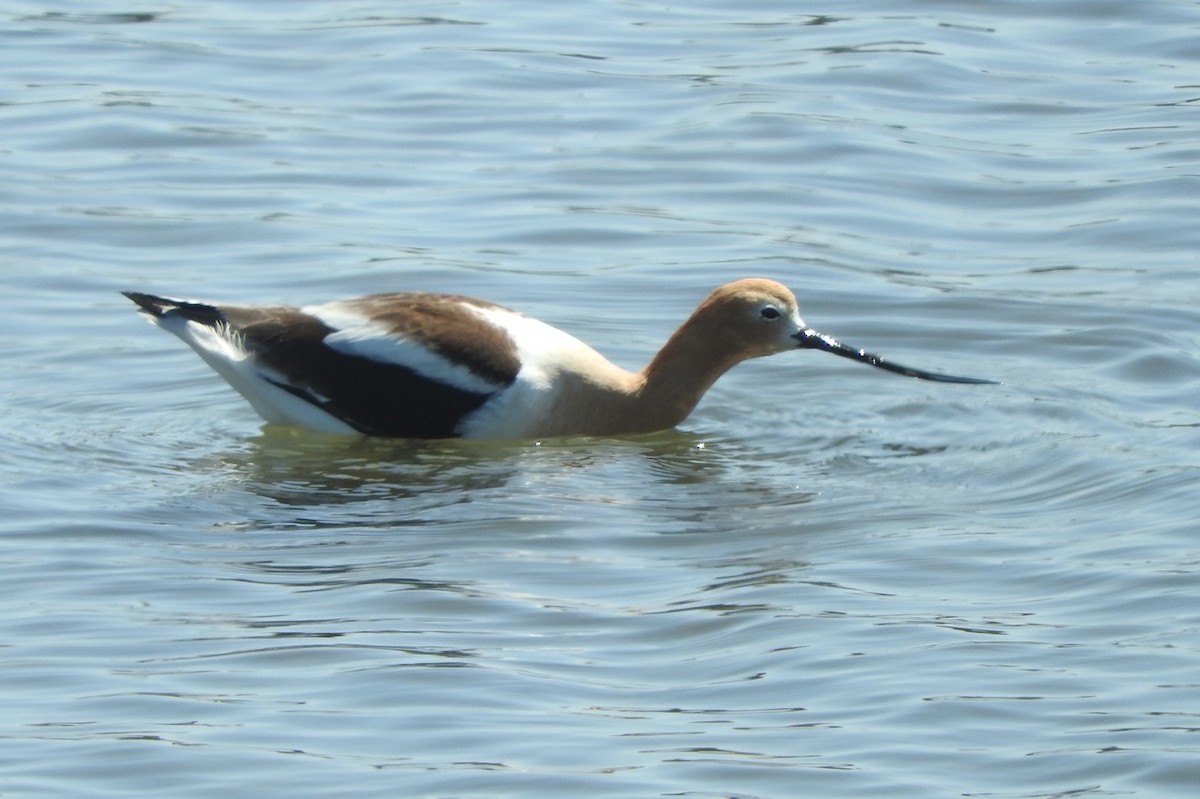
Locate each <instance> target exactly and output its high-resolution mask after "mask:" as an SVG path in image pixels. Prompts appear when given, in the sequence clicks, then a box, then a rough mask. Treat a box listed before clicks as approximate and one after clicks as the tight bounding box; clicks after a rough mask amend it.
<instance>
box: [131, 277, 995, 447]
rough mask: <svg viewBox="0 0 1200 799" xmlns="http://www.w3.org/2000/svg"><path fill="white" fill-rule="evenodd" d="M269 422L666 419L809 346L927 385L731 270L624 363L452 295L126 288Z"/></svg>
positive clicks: (400, 427) (541, 433)
mask: <svg viewBox="0 0 1200 799" xmlns="http://www.w3.org/2000/svg"><path fill="white" fill-rule="evenodd" d="M125 296H127V297H128V298H129V299H131V300H132V301H133V302H135V303H137V305H138V306H139V307H140V309H141V310H142V311H143V312H144V313H145V314H146V315H147V316H149V317H150V319H151V320H152V321H153V322H154V323H155V324H157V325H158V326H159V327H162V328H163V329H165V330H168V331H169V332H171V333H174V334H175V335H176V336H178V337H179V338H181V339H182V340H183V341H185V342H186V343H187V344H188V345H189V346H191V347H192V349H194V350H195V351H196V352H197V353H198V354H199V355H200V357H201V358H203V359H204V361H205V362H206V363H208V364H209V366H211V367H212V368H213V369H214V370H216V371H217V373H218V374H220V375H221V376H222V377H223V378H225V380H226V381H228V382H229V384H230V385H231V386H233V388H234V389H236V390H237V391H238V392H239V393H241V394H242V395H243V396H244V397H245V398H246V399H247V400H248V401H249V402H250V404H251V405H252V406H253V407H254V409H255V410H256V411H257V412H258V413H259V414H260V415H261V416H262V417H263V418H264V419H266V420H267V421H268V422H276V423H281V424H295V425H300V426H303V427H307V428H309V429H312V430H316V431H319V432H326V433H341V434H353V433H358V434H364V435H371V436H388V437H400V438H445V437H455V436H462V437H468V438H535V437H537V438H540V437H547V436H554V435H573V434H582V435H619V434H625V433H639V432H649V431H653V430H660V429H665V428H668V427H672V426H674V425H676V424H678V423H679V422H681V421H683V419H684V418H686V417H687V415H688V414H689V413H690V412H691V411H692V409H693V408H694V407H695V405H696V404H697V403H698V402H699V400H700V398H701V396H702V395H703V394H704V392H705V391H706V390H707V389H708V388H709V386H711V385H712V383H713V382H714V381H715V380H716V379H717V378H718V377H719V376H720V375H721V374H723V373H724V372H725V371H727V370H728V369H729V368H731V367H732V366H734V365H735V364H737V363H738V362H740V361H742V360H745V359H747V358H754V357H759V356H763V355H770V354H773V353H777V352H782V351H784V350H791V349H801V348H813V349H823V350H825V351H827V352H832V353H834V354H837V355H842V356H844V357H848V358H852V359H855V360H858V361H861V362H865V363H868V364H870V365H873V366H877V367H880V368H883V369H888V370H891V371H895V372H899V373H901V374H906V375H909V376H912V377H919V378H922V379H926V380H939V381H943V382H959V383H985V382H989V381H984V380H977V379H974V378H960V377H954V376H952V375H939V374H933V373H929V372H923V371H920V370H915V369H909V368H908V367H902V366H898V365H895V364H891V363H889V362H887V361H883V360H882V359H880V358H879V357H878V356H875V355H871V354H870V353H866V352H863V351H862V350H855V349H852V348H850V347H846V346H844V345H842V344H840V343H838V342H837V341H835V340H834V339H832V338H830V337H828V336H824V335H822V334H819V333H817V332H816V331H813V330H811V329H810V328H808V327H806V326H805V324H804V322H803V320H802V319H801V318H800V315H799V311H798V309H797V306H796V300H795V298H794V297H793V295H792V293H791V292H790V291H788V290H787V289H786V288H785V287H783V286H782V285H780V284H778V283H775V282H774V281H769V280H764V279H757V278H752V279H747V280H740V281H737V282H734V283H730V284H728V285H726V286H723V287H721V288H719V289H717V290H716V291H715V292H713V293H712V294H711V295H710V296H709V297H708V299H706V300H705V301H704V302H703V303H701V305H700V307H699V308H697V309H696V311H695V312H694V313H693V314H692V316H691V317H690V318H689V319H688V320H687V322H686V323H685V324H684V325H683V326H682V327H680V329H679V330H678V331H676V333H675V334H674V335H673V336H672V337H671V338H670V340H669V341H668V342H667V343H666V345H665V346H664V347H663V348H662V350H661V351H660V352H659V353H658V354H657V355H656V356H655V358H654V359H653V360H652V361H651V362H650V364H649V365H648V366H647V367H646V368H645V369H643V370H641V371H640V372H628V371H626V370H624V369H621V368H620V367H618V366H616V365H614V364H613V363H611V362H610V361H608V360H607V359H606V358H604V356H602V355H600V353H598V352H596V350H594V349H592V348H591V347H589V346H588V345H586V344H584V343H583V342H582V341H580V340H578V339H576V338H575V337H573V336H571V335H569V334H567V333H564V332H563V331H561V330H559V329H557V328H555V327H552V326H550V325H547V324H545V323H544V322H540V321H538V320H536V319H533V318H531V317H528V316H525V315H524V314H520V313H517V312H516V311H511V310H509V309H507V308H503V307H501V306H499V305H495V304H492V303H489V302H485V301H483V300H477V299H473V298H470V297H463V296H459V295H452V294H426V293H400V294H377V295H371V296H367V297H360V298H357V299H351V300H342V301H338V302H331V303H326V304H323V305H311V306H305V307H302V308H294V307H287V306H243V305H211V304H207V303H201V302H193V301H188V300H174V299H168V298H165V297H157V296H154V295H151V294H144V293H140V292H133V291H130V292H125Z"/></svg>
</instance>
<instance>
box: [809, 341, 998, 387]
mask: <svg viewBox="0 0 1200 799" xmlns="http://www.w3.org/2000/svg"><path fill="white" fill-rule="evenodd" d="M795 338H796V341H798V342H800V346H801V347H804V348H807V349H813V350H822V351H824V352H831V353H833V354H834V355H840V356H842V357H843V358H849V359H850V360H852V361H858V362H859V363H865V364H868V365H870V366H875V367H878V368H880V369H886V370H887V371H889V372H895V373H896V374H898V375H905V376H906V377H916V378H919V379H921V380H933V381H936V382H938V383H975V384H981V385H982V384H990V385H995V383H996V381H995V380H982V379H980V378H978V377H959V376H958V375H944V374H938V373H936V372H926V371H923V370H921V369H913V368H912V367H910V366H901V365H900V364H898V363H892V362H891V361H885V360H884V359H883V358H881V357H879V356H878V355H873V354H872V353H869V352H866V351H865V350H856V349H854V348H853V347H847V346H846V345H845V344H843V343H842V342H840V341H838V340H837V339H835V338H833V337H832V336H827V335H825V334H824V333H818V332H817V331H815V330H813V329H812V328H809V329H807V330H802V331H800V332H799V333H797V334H796V336H795Z"/></svg>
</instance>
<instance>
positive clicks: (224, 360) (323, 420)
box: [150, 313, 356, 435]
mask: <svg viewBox="0 0 1200 799" xmlns="http://www.w3.org/2000/svg"><path fill="white" fill-rule="evenodd" d="M150 321H152V322H154V323H155V324H156V325H158V326H159V327H161V328H163V329H164V330H166V331H168V332H170V333H174V334H175V335H176V336H178V337H179V338H180V339H182V340H183V341H184V343H186V344H187V345H188V346H189V347H191V348H192V349H193V350H195V351H196V354H197V355H199V356H200V357H201V358H202V359H203V360H204V362H205V363H206V364H208V365H209V366H210V367H212V369H213V370H214V371H215V372H216V373H217V374H219V375H220V376H221V377H223V378H225V381H226V382H227V383H229V385H231V386H232V387H233V388H234V390H235V391H237V392H238V393H239V394H241V395H242V396H243V397H245V398H246V401H247V402H249V403H250V406H251V407H252V408H254V410H255V411H256V412H257V413H258V415H259V416H261V417H262V418H263V419H265V420H266V421H268V422H273V423H275V424H296V425H301V426H303V427H307V428H308V429H309V430H316V431H318V432H321V433H337V434H342V435H346V434H351V433H355V432H356V431H355V430H354V428H352V427H350V426H349V425H348V424H346V423H345V422H343V421H341V420H340V419H338V418H336V417H334V416H331V415H329V414H328V413H326V412H325V411H323V410H321V409H320V408H318V407H317V406H315V405H313V404H311V403H308V402H305V401H304V400H302V399H300V398H299V397H297V396H295V395H293V394H291V393H289V392H287V391H284V390H283V389H281V388H279V386H276V385H272V384H271V383H270V382H268V381H267V380H266V379H264V377H263V375H264V370H263V369H262V368H261V367H259V366H258V365H257V364H256V363H255V359H254V356H253V355H252V354H251V353H249V352H247V351H246V350H245V349H244V348H243V347H242V342H241V339H240V337H239V336H237V334H234V333H230V331H229V329H228V328H227V327H225V326H223V325H222V326H221V327H218V328H213V327H210V326H208V325H202V324H200V323H199V322H191V321H188V320H186V319H184V318H183V317H182V316H179V315H176V314H170V313H168V314H166V315H164V316H159V317H153V318H152V319H151V320H150Z"/></svg>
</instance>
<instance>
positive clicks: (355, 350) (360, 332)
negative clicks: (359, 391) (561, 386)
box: [301, 302, 504, 394]
mask: <svg viewBox="0 0 1200 799" xmlns="http://www.w3.org/2000/svg"><path fill="white" fill-rule="evenodd" d="M301 310H302V311H303V312H304V313H306V314H309V315H310V316H315V317H316V318H317V319H320V320H321V321H322V322H324V323H325V324H327V325H329V326H330V327H332V328H333V329H334V330H335V331H336V332H334V333H331V334H330V335H329V336H327V337H326V338H325V344H327V345H328V346H329V347H331V348H333V349H335V350H337V351H339V352H344V353H346V354H348V355H357V356H358V357H360V358H368V359H370V360H373V361H378V362H380V363H388V364H396V365H398V366H404V367H407V368H408V369H412V370H413V371H414V372H416V373H417V374H419V375H421V376H422V377H427V378H429V379H430V380H436V381H437V382H439V383H443V384H445V385H448V386H452V387H454V388H457V389H460V390H462V391H469V392H471V393H474V394H493V393H495V392H496V391H498V390H500V389H501V388H503V387H504V386H503V385H502V384H499V383H495V382H493V381H491V380H488V379H486V378H484V377H480V376H479V375H478V374H476V373H475V372H473V371H471V370H470V369H469V368H467V367H466V366H463V365H461V364H458V363H455V362H454V361H451V360H449V359H447V358H445V357H443V356H441V355H439V354H438V353H436V352H434V351H433V350H432V349H430V348H429V347H427V346H425V345H424V344H423V343H422V342H421V341H420V340H418V339H415V338H412V337H409V336H403V335H399V334H397V333H395V332H393V331H391V330H389V329H388V328H387V327H385V326H384V325H381V324H378V323H376V322H373V321H371V319H370V318H368V317H366V316H363V315H362V314H361V313H359V312H358V311H356V310H354V309H353V308H349V307H346V306H345V305H344V304H341V303H336V302H335V303H329V304H327V305H316V306H309V307H306V308H302V309H301Z"/></svg>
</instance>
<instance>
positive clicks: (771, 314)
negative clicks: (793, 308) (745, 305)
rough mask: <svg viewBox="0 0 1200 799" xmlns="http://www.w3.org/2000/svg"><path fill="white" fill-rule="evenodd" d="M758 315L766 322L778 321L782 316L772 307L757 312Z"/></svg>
mask: <svg viewBox="0 0 1200 799" xmlns="http://www.w3.org/2000/svg"><path fill="white" fill-rule="evenodd" d="M758 315H759V316H761V317H762V318H763V319H766V320H767V321H772V320H775V319H778V318H779V317H780V316H782V314H781V313H780V312H779V309H778V308H776V307H775V306H774V305H768V306H766V307H765V308H763V309H762V310H760V311H759V312H758Z"/></svg>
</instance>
